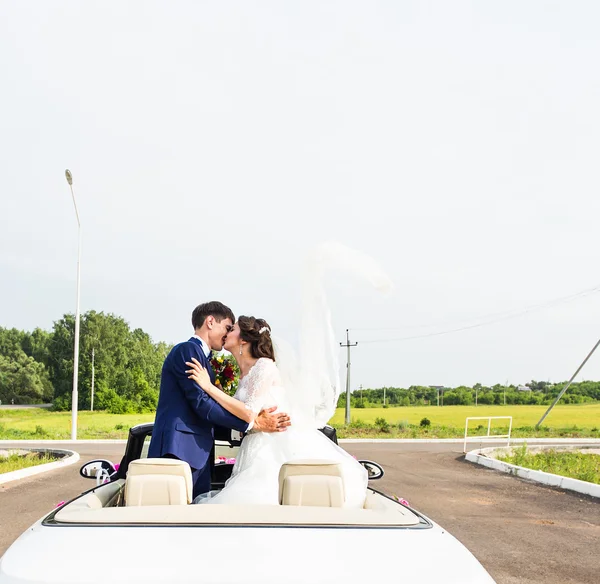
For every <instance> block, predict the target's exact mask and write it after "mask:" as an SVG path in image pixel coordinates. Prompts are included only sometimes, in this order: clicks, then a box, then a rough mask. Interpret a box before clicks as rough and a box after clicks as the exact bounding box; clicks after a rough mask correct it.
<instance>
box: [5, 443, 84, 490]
mask: <svg viewBox="0 0 600 584" xmlns="http://www.w3.org/2000/svg"><path fill="white" fill-rule="evenodd" d="M0 446H2V445H1V444H0ZM35 451H36V452H46V453H48V454H66V455H67V456H66V457H65V458H62V459H61V460H56V461H54V462H48V463H46V464H39V465H37V466H29V467H27V468H21V469H19V470H13V471H12V472H5V473H2V474H0V485H3V484H5V483H10V482H12V481H18V480H20V479H24V478H27V477H31V476H34V475H37V474H41V473H43V472H48V471H51V470H55V469H57V468H62V467H64V466H69V465H71V464H75V463H76V462H77V461H78V460H79V458H80V457H79V453H78V452H74V451H73V450H60V449H50V448H48V449H46V448H36V449H35Z"/></svg>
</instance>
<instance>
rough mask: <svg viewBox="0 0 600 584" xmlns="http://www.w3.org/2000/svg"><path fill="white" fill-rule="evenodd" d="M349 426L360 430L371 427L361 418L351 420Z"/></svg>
mask: <svg viewBox="0 0 600 584" xmlns="http://www.w3.org/2000/svg"><path fill="white" fill-rule="evenodd" d="M349 426H350V428H356V429H358V430H361V429H363V428H369V424H367V422H365V421H363V420H361V419H360V418H359V419H358V420H350V424H349Z"/></svg>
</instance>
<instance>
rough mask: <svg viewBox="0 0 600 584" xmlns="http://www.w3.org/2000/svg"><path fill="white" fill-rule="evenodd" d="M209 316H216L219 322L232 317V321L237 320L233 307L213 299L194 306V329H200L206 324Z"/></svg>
mask: <svg viewBox="0 0 600 584" xmlns="http://www.w3.org/2000/svg"><path fill="white" fill-rule="evenodd" d="M207 316H214V317H215V318H216V319H217V322H221V321H222V320H223V319H224V318H229V319H231V322H232V323H234V322H235V316H234V314H233V312H232V310H231V308H229V306H225V305H224V304H223V303H222V302H218V301H217V300H213V301H212V302H205V303H204V304H199V305H198V306H196V308H194V312H192V326H193V327H194V330H196V329H199V328H200V327H201V326H202V325H203V324H204V321H205V320H206V317H207Z"/></svg>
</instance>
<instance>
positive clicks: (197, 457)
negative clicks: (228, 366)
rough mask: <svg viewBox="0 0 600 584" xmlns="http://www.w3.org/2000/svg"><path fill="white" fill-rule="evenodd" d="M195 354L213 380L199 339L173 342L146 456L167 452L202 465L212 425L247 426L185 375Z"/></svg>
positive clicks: (209, 447) (240, 428) (241, 428)
mask: <svg viewBox="0 0 600 584" xmlns="http://www.w3.org/2000/svg"><path fill="white" fill-rule="evenodd" d="M192 357H195V358H196V359H197V360H198V361H200V363H202V366H203V367H205V368H206V369H207V370H208V372H209V374H210V377H211V380H212V382H213V383H214V381H215V379H214V372H213V370H212V367H211V365H210V363H209V362H208V359H207V357H206V355H204V351H203V350H202V344H201V343H200V341H199V340H198V339H196V338H194V337H192V338H191V339H190V340H189V341H186V342H184V343H179V344H178V345H175V347H173V349H172V350H171V352H170V353H169V355H168V356H167V358H166V359H165V362H164V365H163V368H162V374H161V379H160V394H159V398H158V407H157V409H156V420H155V422H154V428H153V430H152V439H151V440H150V447H149V449H148V457H150V458H160V457H161V456H164V455H166V454H171V455H173V456H176V457H177V458H179V459H180V460H185V461H186V462H187V463H189V465H190V466H191V467H192V468H195V469H201V468H204V467H205V466H206V464H207V463H208V457H209V456H210V453H211V450H212V447H213V444H214V438H213V437H214V426H215V425H217V426H224V427H225V428H232V429H233V430H238V431H239V432H245V431H246V430H247V429H248V423H247V422H244V421H243V420H240V419H239V418H237V417H236V416H234V415H233V414H230V413H229V412H228V411H227V410H226V409H225V408H223V407H222V406H220V405H219V404H218V403H217V402H216V401H215V400H213V399H212V398H211V397H210V396H209V395H208V394H207V393H206V392H204V391H203V390H202V389H201V388H200V386H199V385H198V384H196V382H195V381H193V380H192V379H188V374H187V373H186V370H188V369H189V367H188V366H187V365H186V364H185V362H186V361H188V362H191V361H192Z"/></svg>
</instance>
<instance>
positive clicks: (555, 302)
mask: <svg viewBox="0 0 600 584" xmlns="http://www.w3.org/2000/svg"><path fill="white" fill-rule="evenodd" d="M597 292H600V286H597V287H596V288H590V289H588V290H583V291H581V292H578V293H577V294H572V295H570V296H564V297H562V298H558V299H556V300H552V301H550V302H546V303H543V304H537V305H533V306H530V307H527V308H525V309H521V310H520V311H516V312H515V311H512V312H503V313H496V314H497V315H502V316H499V317H498V318H492V319H491V320H485V321H483V322H477V323H474V324H471V325H468V326H462V327H457V328H452V329H447V330H443V331H436V332H431V333H425V334H421V335H411V336H406V337H397V338H388V339H372V340H363V341H361V343H389V342H396V341H409V340H413V339H424V338H428V337H437V336H441V335H448V334H451V333H457V332H461V331H465V330H470V329H474V328H480V327H483V326H488V325H490V324H495V323H498V322H503V321H506V320H510V319H513V318H518V317H520V316H523V315H525V314H527V313H529V312H534V311H536V310H541V309H543V308H548V307H551V306H556V305H558V304H561V303H564V302H568V301H570V300H575V299H576V298H581V297H583V296H587V295H590V294H594V293H597ZM490 316H493V315H490ZM490 316H488V317H487V318H490ZM480 318H483V317H480ZM469 320H473V319H469ZM459 322H460V321H459ZM462 322H465V321H462ZM430 326H431V325H430ZM352 330H354V331H361V330H362V331H365V330H378V331H382V330H400V329H352Z"/></svg>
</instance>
